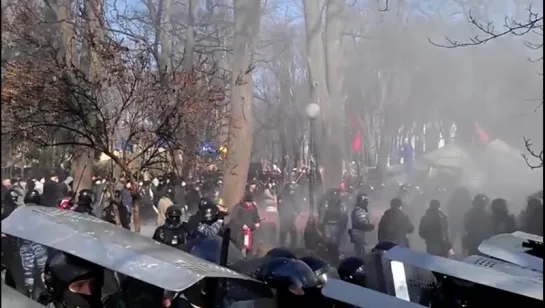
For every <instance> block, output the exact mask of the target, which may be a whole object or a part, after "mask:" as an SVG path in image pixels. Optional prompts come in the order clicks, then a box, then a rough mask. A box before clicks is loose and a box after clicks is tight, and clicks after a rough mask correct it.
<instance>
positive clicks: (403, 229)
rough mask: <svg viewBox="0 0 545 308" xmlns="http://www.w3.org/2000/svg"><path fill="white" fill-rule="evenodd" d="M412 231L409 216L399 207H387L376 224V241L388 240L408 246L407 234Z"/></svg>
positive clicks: (412, 227)
mask: <svg viewBox="0 0 545 308" xmlns="http://www.w3.org/2000/svg"><path fill="white" fill-rule="evenodd" d="M413 231H414V225H413V224H412V222H411V220H410V219H409V216H407V214H405V213H404V212H403V211H402V210H401V209H393V208H391V209H388V210H386V212H384V215H382V217H381V218H380V222H379V224H378V235H377V237H378V241H379V243H380V242H384V241H390V242H393V243H396V244H397V245H400V246H404V247H409V238H408V235H409V234H410V233H412V232H413Z"/></svg>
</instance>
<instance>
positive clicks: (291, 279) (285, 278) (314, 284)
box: [256, 258, 323, 307]
mask: <svg viewBox="0 0 545 308" xmlns="http://www.w3.org/2000/svg"><path fill="white" fill-rule="evenodd" d="M256 278H257V279H258V280H261V281H263V282H265V283H266V284H267V286H268V287H270V288H272V289H275V290H276V300H277V306H278V307H297V306H302V307H303V306H304V307H307V306H309V307H313V306H316V305H313V303H314V302H315V299H316V298H320V297H321V294H320V288H319V282H318V279H317V277H316V274H315V273H314V272H313V271H312V269H311V268H310V267H308V265H306V264H305V263H304V262H303V261H301V260H297V259H288V258H277V259H273V260H268V261H266V262H265V263H264V264H263V265H262V266H261V267H260V268H259V270H258V273H257V275H256ZM322 299H323V297H322Z"/></svg>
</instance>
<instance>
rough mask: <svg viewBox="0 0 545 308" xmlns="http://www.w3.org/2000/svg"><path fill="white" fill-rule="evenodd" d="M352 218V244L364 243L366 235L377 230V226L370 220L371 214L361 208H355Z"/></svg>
mask: <svg viewBox="0 0 545 308" xmlns="http://www.w3.org/2000/svg"><path fill="white" fill-rule="evenodd" d="M350 218H351V220H352V229H351V231H350V237H351V240H352V242H356V241H364V240H365V233H366V232H370V231H373V229H375V225H373V224H372V223H371V221H370V220H369V213H368V212H367V210H366V209H365V208H363V207H361V206H355V207H354V209H353V210H352V213H351V215H350Z"/></svg>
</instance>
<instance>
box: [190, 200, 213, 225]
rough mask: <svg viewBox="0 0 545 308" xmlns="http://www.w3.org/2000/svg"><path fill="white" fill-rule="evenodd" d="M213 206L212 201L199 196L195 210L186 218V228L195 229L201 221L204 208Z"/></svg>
mask: <svg viewBox="0 0 545 308" xmlns="http://www.w3.org/2000/svg"><path fill="white" fill-rule="evenodd" d="M212 205H214V206H215V204H214V202H213V201H212V200H210V199H208V198H201V199H200V200H199V204H198V208H197V211H196V212H195V213H194V214H193V215H191V216H190V217H189V219H188V220H187V228H188V229H189V230H196V229H197V227H198V226H199V224H200V223H201V222H202V221H203V215H204V212H205V211H206V209H208V208H211V207H212Z"/></svg>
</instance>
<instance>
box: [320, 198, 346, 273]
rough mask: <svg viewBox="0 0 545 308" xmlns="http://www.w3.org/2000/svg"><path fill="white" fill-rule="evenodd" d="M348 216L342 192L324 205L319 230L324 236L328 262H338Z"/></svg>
mask: <svg viewBox="0 0 545 308" xmlns="http://www.w3.org/2000/svg"><path fill="white" fill-rule="evenodd" d="M347 224H348V214H347V210H346V205H345V204H344V203H343V202H342V200H341V196H340V192H339V191H336V192H335V193H332V194H331V195H330V196H329V198H327V200H326V202H325V204H324V210H323V215H322V217H321V221H320V222H319V229H320V230H321V233H322V235H323V238H322V240H323V241H324V244H325V248H326V250H327V255H328V260H330V261H333V262H335V263H336V262H338V258H339V243H340V242H341V239H342V235H343V234H346V233H345V232H346V227H347Z"/></svg>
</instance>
